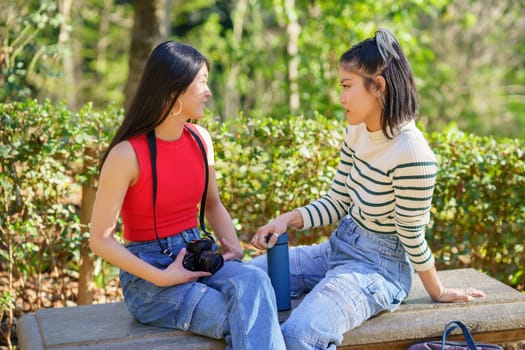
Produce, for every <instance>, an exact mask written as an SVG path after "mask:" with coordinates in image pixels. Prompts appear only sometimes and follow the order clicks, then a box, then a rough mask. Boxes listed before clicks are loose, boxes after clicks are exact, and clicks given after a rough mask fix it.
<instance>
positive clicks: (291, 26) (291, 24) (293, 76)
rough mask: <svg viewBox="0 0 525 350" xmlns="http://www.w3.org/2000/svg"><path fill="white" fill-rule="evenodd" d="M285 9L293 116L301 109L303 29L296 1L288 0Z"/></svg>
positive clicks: (290, 99) (291, 110)
mask: <svg viewBox="0 0 525 350" xmlns="http://www.w3.org/2000/svg"><path fill="white" fill-rule="evenodd" d="M284 9H285V11H286V19H287V26H286V33H287V34H288V45H287V47H286V50H287V52H288V57H289V61H288V80H289V82H290V98H289V104H290V112H291V113H292V114H295V113H297V111H298V110H299V107H300V96H299V84H298V83H297V79H298V78H299V57H298V56H297V53H298V52H299V49H298V47H299V43H298V41H299V34H300V33H301V27H300V25H299V22H298V20H297V13H296V12H295V0H286V1H285V6H284Z"/></svg>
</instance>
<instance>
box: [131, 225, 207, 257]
mask: <svg viewBox="0 0 525 350" xmlns="http://www.w3.org/2000/svg"><path fill="white" fill-rule="evenodd" d="M194 239H201V234H200V230H199V229H198V228H197V227H193V228H190V229H187V230H184V231H182V232H179V233H176V234H174V235H171V236H168V237H163V238H159V240H158V241H157V240H156V239H154V240H150V241H142V242H131V243H128V244H126V245H125V247H126V248H127V249H128V250H130V251H132V252H136V251H142V252H146V251H159V242H160V244H161V245H162V247H163V248H167V249H169V250H173V249H175V248H180V247H181V246H186V245H188V243H190V242H191V241H192V240H194Z"/></svg>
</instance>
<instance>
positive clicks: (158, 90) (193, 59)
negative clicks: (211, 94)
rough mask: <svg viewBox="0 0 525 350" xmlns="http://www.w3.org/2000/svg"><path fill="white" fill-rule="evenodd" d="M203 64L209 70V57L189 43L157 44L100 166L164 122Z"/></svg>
mask: <svg viewBox="0 0 525 350" xmlns="http://www.w3.org/2000/svg"><path fill="white" fill-rule="evenodd" d="M203 65H206V66H207V67H208V69H209V68H210V62H209V60H208V59H207V58H206V57H205V56H203V55H202V54H201V53H200V52H199V51H198V50H196V49H195V48H193V47H191V46H189V45H185V44H181V43H177V42H173V41H165V42H163V43H161V44H159V45H158V46H157V47H155V49H153V51H152V52H151V54H150V56H149V58H148V61H147V62H146V66H145V68H144V72H143V74H142V78H141V80H140V83H139V86H138V88H137V92H136V94H135V97H134V98H133V101H132V103H131V106H130V108H129V110H128V111H127V113H126V114H125V116H124V120H123V121H122V124H121V125H120V127H119V128H118V129H117V131H116V133H115V136H114V137H113V139H112V140H111V143H110V144H109V146H108V149H107V151H106V153H105V154H104V157H103V158H102V162H101V164H100V168H102V165H103V164H104V162H105V160H106V158H107V155H108V154H109V152H110V151H111V149H112V148H113V147H115V145H117V144H118V143H119V142H121V141H123V140H127V139H129V138H131V137H133V136H135V135H138V134H141V133H146V132H148V131H150V130H152V129H153V128H155V127H156V126H157V125H159V124H160V123H162V122H163V121H164V120H165V119H166V118H167V116H168V114H169V111H170V110H171V108H172V107H173V105H174V104H175V102H176V101H177V98H178V97H179V96H180V94H182V93H183V92H184V91H185V90H186V89H187V88H188V86H189V85H190V84H191V83H192V82H193V80H194V79H195V77H196V76H197V73H198V72H199V70H200V69H201V68H202V67H203Z"/></svg>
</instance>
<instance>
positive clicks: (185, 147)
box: [120, 126, 206, 241]
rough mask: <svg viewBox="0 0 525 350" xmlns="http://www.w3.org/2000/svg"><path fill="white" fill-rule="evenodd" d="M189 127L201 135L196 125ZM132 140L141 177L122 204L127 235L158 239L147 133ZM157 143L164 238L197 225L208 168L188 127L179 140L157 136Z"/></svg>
mask: <svg viewBox="0 0 525 350" xmlns="http://www.w3.org/2000/svg"><path fill="white" fill-rule="evenodd" d="M188 127H191V128H192V130H194V131H195V132H197V134H198V135H199V136H200V134H199V133H198V131H197V130H196V128H195V127H192V126H188ZM201 140H203V139H202V137H201ZM128 141H129V142H130V143H131V145H132V146H133V149H134V150H135V154H136V156H137V159H138V162H139V177H138V179H137V182H136V183H135V184H134V185H133V186H131V187H129V188H128V192H127V193H126V197H125V198H124V202H123V203H122V208H121V212H120V214H121V217H122V221H123V224H124V238H125V239H126V240H128V241H148V240H154V239H155V231H154V225H153V197H152V192H153V190H152V186H153V185H152V172H151V158H150V153H149V148H148V141H147V137H146V135H145V134H143V135H138V136H135V137H133V138H131V139H129V140H128ZM156 142H157V209H156V210H157V233H158V235H159V238H162V237H167V236H172V235H174V234H177V233H180V232H182V231H184V230H186V229H189V228H192V227H195V226H197V214H198V206H199V203H200V200H201V197H202V192H203V191H204V182H205V171H204V160H203V159H202V153H201V151H200V148H199V145H198V143H197V141H196V140H195V139H194V138H193V136H192V135H191V134H190V132H189V131H188V130H186V129H184V131H183V133H182V135H181V137H179V138H178V139H177V140H176V141H164V140H161V139H159V138H157V139H156ZM203 144H204V145H205V143H204V142H203ZM205 147H206V146H205Z"/></svg>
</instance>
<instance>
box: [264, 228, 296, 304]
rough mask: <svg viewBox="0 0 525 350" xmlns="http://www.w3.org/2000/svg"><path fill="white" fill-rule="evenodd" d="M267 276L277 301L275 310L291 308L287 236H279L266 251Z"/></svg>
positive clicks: (285, 234) (284, 234)
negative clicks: (273, 244)
mask: <svg viewBox="0 0 525 350" xmlns="http://www.w3.org/2000/svg"><path fill="white" fill-rule="evenodd" d="M267 258H268V275H269V276H270V280H271V282H272V286H273V289H274V291H275V298H276V299H277V310H278V311H285V310H290V309H291V308H292V302H291V297H290V260H289V255H288V234H287V233H286V232H285V233H283V234H282V235H280V236H279V238H278V239H277V243H275V246H274V247H273V248H270V249H268V253H267Z"/></svg>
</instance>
